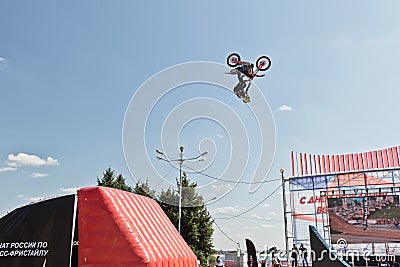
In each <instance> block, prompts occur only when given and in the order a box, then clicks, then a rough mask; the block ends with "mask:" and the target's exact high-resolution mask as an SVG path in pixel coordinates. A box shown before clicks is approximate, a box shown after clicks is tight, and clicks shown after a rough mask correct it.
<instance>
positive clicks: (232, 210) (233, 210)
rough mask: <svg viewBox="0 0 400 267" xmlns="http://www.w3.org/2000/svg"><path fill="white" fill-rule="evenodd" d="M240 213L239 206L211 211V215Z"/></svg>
mask: <svg viewBox="0 0 400 267" xmlns="http://www.w3.org/2000/svg"><path fill="white" fill-rule="evenodd" d="M238 211H240V208H239V206H230V207H219V208H216V209H214V210H212V211H211V213H212V214H217V213H231V212H238Z"/></svg>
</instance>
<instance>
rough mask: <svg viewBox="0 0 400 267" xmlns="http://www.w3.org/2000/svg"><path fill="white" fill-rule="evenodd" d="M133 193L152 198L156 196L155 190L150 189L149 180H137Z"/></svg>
mask: <svg viewBox="0 0 400 267" xmlns="http://www.w3.org/2000/svg"><path fill="white" fill-rule="evenodd" d="M133 193H135V194H138V195H142V196H146V197H149V198H152V199H155V198H156V191H155V190H152V189H150V186H149V182H148V181H147V180H146V182H141V181H138V182H137V183H136V185H135V188H134V189H133Z"/></svg>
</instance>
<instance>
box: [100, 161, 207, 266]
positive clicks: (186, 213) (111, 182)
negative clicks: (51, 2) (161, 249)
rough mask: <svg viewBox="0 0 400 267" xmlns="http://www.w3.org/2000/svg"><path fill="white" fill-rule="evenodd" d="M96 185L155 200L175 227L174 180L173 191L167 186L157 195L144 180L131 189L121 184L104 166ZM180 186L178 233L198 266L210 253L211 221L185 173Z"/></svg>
mask: <svg viewBox="0 0 400 267" xmlns="http://www.w3.org/2000/svg"><path fill="white" fill-rule="evenodd" d="M97 185H99V186H108V187H113V188H117V189H121V190H125V191H129V192H133V193H135V194H138V195H143V196H146V197H150V198H152V199H154V200H156V201H157V202H158V204H159V205H160V206H161V208H162V209H163V211H164V212H165V214H166V215H167V216H168V218H169V219H170V221H171V222H172V223H173V224H174V226H175V228H177V229H178V220H179V214H178V204H179V181H177V190H174V189H172V188H168V189H167V190H162V191H161V193H160V195H159V196H157V194H156V191H155V190H152V189H151V188H150V186H149V183H148V181H147V180H146V182H142V181H138V182H137V183H136V185H135V187H134V188H133V189H132V188H131V187H130V186H128V185H127V184H126V183H125V178H124V177H123V176H122V174H119V175H118V176H116V175H115V172H114V170H112V169H111V168H110V167H108V168H107V169H106V170H105V171H104V173H103V177H102V178H101V179H99V178H97ZM182 186H183V188H182V216H181V235H182V237H183V239H185V241H186V243H187V244H188V245H189V247H190V248H191V249H192V250H193V252H194V253H195V254H196V257H197V259H199V260H200V262H201V265H202V266H205V265H206V264H207V258H208V257H209V256H210V255H211V254H212V253H214V247H213V243H212V235H213V233H214V229H213V228H212V224H213V222H214V221H213V219H212V217H211V215H210V213H209V212H208V211H207V208H206V207H205V205H204V200H203V197H202V196H200V195H199V194H198V193H197V191H196V187H197V184H196V183H191V182H190V180H189V178H188V177H187V176H186V173H183V175H182ZM167 203H168V204H167Z"/></svg>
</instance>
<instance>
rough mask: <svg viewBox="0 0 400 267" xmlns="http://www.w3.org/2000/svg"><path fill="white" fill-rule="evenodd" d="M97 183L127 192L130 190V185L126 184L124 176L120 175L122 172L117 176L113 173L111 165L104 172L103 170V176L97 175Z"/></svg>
mask: <svg viewBox="0 0 400 267" xmlns="http://www.w3.org/2000/svg"><path fill="white" fill-rule="evenodd" d="M97 185H98V186H106V187H112V188H116V189H120V190H124V191H128V192H132V191H133V190H132V187H130V186H129V185H127V184H126V182H125V178H124V177H123V176H122V174H119V175H118V176H116V175H115V173H114V170H112V169H111V167H108V168H107V169H106V170H105V171H104V172H103V177H102V178H101V179H99V177H97Z"/></svg>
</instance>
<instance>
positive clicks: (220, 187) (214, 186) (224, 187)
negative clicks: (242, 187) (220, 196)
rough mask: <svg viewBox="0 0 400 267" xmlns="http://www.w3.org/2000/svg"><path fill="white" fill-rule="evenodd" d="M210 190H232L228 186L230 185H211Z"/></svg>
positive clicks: (230, 186)
mask: <svg viewBox="0 0 400 267" xmlns="http://www.w3.org/2000/svg"><path fill="white" fill-rule="evenodd" d="M211 188H212V189H213V190H214V191H217V192H218V191H221V190H228V189H231V188H232V185H230V184H225V185H224V184H221V185H212V186H211Z"/></svg>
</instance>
